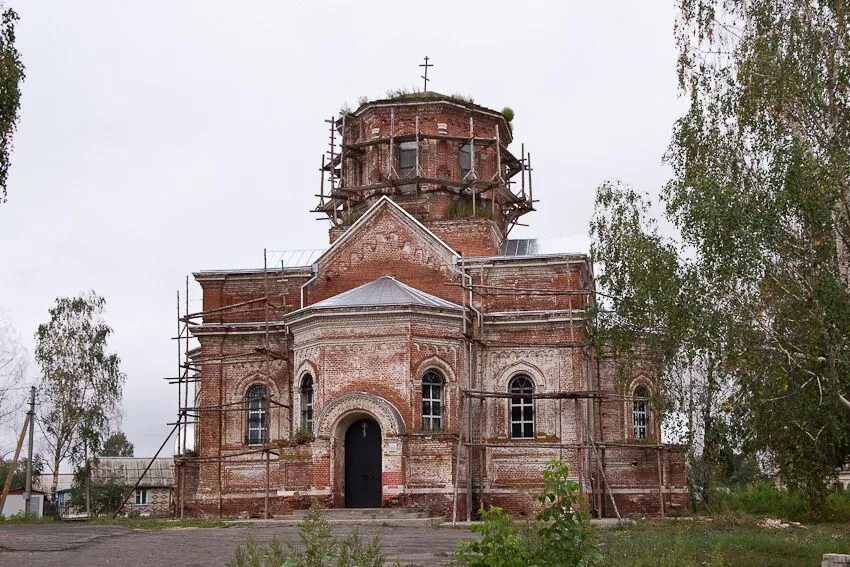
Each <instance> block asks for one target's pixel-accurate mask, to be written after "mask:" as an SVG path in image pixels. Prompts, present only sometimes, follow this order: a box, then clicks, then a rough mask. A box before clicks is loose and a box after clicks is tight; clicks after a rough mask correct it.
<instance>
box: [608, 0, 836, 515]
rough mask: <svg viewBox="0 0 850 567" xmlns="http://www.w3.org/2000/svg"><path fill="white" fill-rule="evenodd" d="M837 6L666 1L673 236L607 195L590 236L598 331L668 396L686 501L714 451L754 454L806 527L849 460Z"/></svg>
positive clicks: (718, 461) (619, 193) (707, 471)
mask: <svg viewBox="0 0 850 567" xmlns="http://www.w3.org/2000/svg"><path fill="white" fill-rule="evenodd" d="M848 11H850V6H848V4H847V2H846V0H844V1H839V2H815V3H814V4H813V3H812V2H809V1H806V0H764V1H760V2H748V1H744V0H731V1H725V0H685V1H683V2H682V3H681V10H680V11H679V14H680V16H679V18H680V19H679V21H678V23H677V28H676V30H677V32H676V33H677V40H678V44H679V48H680V57H679V78H680V85H681V87H682V89H683V91H684V92H685V94H686V95H687V96H688V98H689V103H690V107H689V109H688V111H687V112H686V113H685V115H684V116H683V117H682V118H680V119H679V120H678V121H677V122H676V124H675V126H674V132H673V138H672V141H671V144H670V147H669V149H668V152H667V154H666V156H665V160H666V162H667V163H668V164H669V165H670V167H671V168H672V171H673V176H672V179H671V180H670V182H669V183H668V184H667V186H666V187H665V188H664V190H663V192H662V193H661V200H660V203H659V205H660V207H659V208H660V209H661V210H663V212H664V215H665V217H666V218H665V220H666V221H667V224H668V225H669V226H670V227H671V229H672V230H671V231H667V232H671V233H672V234H671V236H670V237H662V236H660V232H659V231H658V230H657V227H656V226H655V225H654V224H653V223H652V222H651V221H648V220H647V218H648V216H649V214H650V210H651V206H650V204H649V203H648V201H646V200H643V201H637V200H635V199H634V198H633V192H632V193H630V192H629V191H628V190H623V189H622V188H616V190H612V189H611V187H610V186H607V187H606V186H603V187H602V188H601V189H600V193H599V197H598V199H597V212H596V217H595V223H594V226H593V228H592V233H593V237H594V241H595V242H594V260H595V261H596V262H598V263H599V265H600V266H601V273H602V274H603V275H602V276H601V277H600V283H601V284H602V287H603V290H602V291H603V292H604V293H606V294H607V295H608V297H609V301H608V304H607V305H605V306H604V308H605V309H607V310H609V311H610V313H612V314H601V315H600V316H599V318H598V329H599V332H598V334H597V336H598V337H599V338H600V340H602V341H603V342H604V341H606V340H608V341H610V342H609V343H605V344H614V345H616V348H618V349H620V352H624V353H629V354H635V353H637V354H641V355H645V357H644V362H643V363H645V364H646V365H647V366H649V367H651V368H652V370H653V371H655V372H657V373H658V374H659V375H661V376H663V378H664V380H665V381H666V382H665V384H666V385H668V386H677V385H678V391H676V389H675V388H672V389H668V391H672V393H671V399H670V400H666V401H665V400H662V401H661V403H662V405H661V409H662V410H669V409H676V410H681V411H679V412H669V411H668V412H667V413H666V415H667V416H668V417H670V416H676V415H684V416H685V419H684V422H683V423H680V424H679V425H680V430H681V431H685V432H686V440H687V441H689V442H691V445H692V447H693V449H694V452H693V454H692V456H691V464H692V465H698V466H691V467H690V470H691V471H695V472H696V474H695V475H694V476H695V477H696V478H692V479H691V480H692V481H693V482H695V483H696V484H697V485H698V488H699V490H700V492H701V493H702V494H703V495H705V496H707V495H708V494H709V493H710V492H711V490H710V484H711V481H712V479H713V478H715V477H716V475H717V474H718V467H720V468H722V467H724V466H725V464H724V460H726V461H727V462H728V459H726V457H728V455H730V454H732V455H734V454H735V453H744V454H749V455H757V456H758V458H759V460H760V462H761V463H763V464H764V465H765V466H767V467H768V468H770V469H771V471H774V470H775V471H777V472H778V473H779V474H780V477H781V478H782V481H783V483H784V484H786V485H788V486H789V488H791V489H792V490H796V489H801V490H803V491H804V492H805V493H806V494H807V495H808V498H809V499H810V509H811V511H812V514H813V515H815V516H816V515H817V514H819V513H820V511H821V510H822V504H823V499H824V497H825V495H826V491H827V487H828V485H829V482H830V480H831V479H832V478H833V477H834V476H835V474H836V471H837V469H839V468H840V467H842V466H844V465H845V464H846V463H847V462H848V460H850V428H848V427H847V422H848V421H847V420H848V413H847V409H848V408H850V402H848V401H847V399H848V398H850V325H848V321H850V292H848V285H847V280H848V272H847V268H848V260H850V257H849V256H848V250H850V222H848V215H850V175H848V172H849V171H850V96H848V93H850V57H847V53H848V49H850V19H848V17H847V14H848ZM665 403H666V404H667V405H666V407H665V405H664V404H665Z"/></svg>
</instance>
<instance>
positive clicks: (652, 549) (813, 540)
mask: <svg viewBox="0 0 850 567" xmlns="http://www.w3.org/2000/svg"><path fill="white" fill-rule="evenodd" d="M758 521H759V520H758V518H756V517H754V516H745V515H734V516H731V515H730V516H717V517H714V518H697V519H694V520H689V519H685V520H663V519H655V520H642V521H639V522H638V523H637V524H636V525H633V526H623V527H619V528H614V529H608V530H599V536H600V539H601V544H602V547H601V549H602V554H603V557H604V561H603V564H604V565H619V566H634V567H643V566H647V567H648V566H661V567H665V566H671V567H672V566H674V565H675V566H680V565H681V566H691V565H708V566H714V567H717V566H720V565H722V566H732V567H734V566H738V565H740V566H745V565H746V566H749V565H763V566H777V567H778V566H783V567H785V566H794V565H801V566H802V565H807V566H808V565H819V564H820V561H821V556H822V555H823V554H824V553H850V525H848V524H846V523H841V524H836V523H832V524H830V523H821V524H808V525H804V527H799V528H795V527H791V528H785V529H771V528H763V527H759V526H758Z"/></svg>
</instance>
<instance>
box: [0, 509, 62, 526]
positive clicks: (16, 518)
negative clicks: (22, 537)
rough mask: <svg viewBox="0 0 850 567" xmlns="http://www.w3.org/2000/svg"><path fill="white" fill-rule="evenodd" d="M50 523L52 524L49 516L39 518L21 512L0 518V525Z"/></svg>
mask: <svg viewBox="0 0 850 567" xmlns="http://www.w3.org/2000/svg"><path fill="white" fill-rule="evenodd" d="M51 522H53V518H52V517H51V516H43V517H41V518H39V517H38V516H36V515H35V514H24V513H23V512H18V513H17V514H13V515H11V516H8V517H5V516H0V524H49V523H51Z"/></svg>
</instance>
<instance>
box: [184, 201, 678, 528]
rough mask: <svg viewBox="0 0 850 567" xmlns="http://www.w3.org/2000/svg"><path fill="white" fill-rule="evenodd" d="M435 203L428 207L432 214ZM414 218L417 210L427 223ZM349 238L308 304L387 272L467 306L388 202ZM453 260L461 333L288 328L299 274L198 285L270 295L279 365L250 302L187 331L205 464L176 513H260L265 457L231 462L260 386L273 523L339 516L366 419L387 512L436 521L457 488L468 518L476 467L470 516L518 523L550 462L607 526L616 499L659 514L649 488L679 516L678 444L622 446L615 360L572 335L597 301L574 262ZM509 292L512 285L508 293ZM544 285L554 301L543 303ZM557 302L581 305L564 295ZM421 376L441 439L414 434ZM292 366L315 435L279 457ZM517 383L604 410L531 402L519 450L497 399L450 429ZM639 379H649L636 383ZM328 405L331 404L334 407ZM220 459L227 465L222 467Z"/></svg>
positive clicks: (413, 325) (288, 418)
mask: <svg viewBox="0 0 850 567" xmlns="http://www.w3.org/2000/svg"><path fill="white" fill-rule="evenodd" d="M439 203H440V201H439V200H434V201H433V202H429V203H427V207H431V206H434V207H436V206H438V205H439ZM427 207H425V209H423V211H422V214H426V213H428V210H427ZM428 222H430V225H429V226H430V227H431V228H432V230H434V232H436V233H439V234H440V235H441V236H442V237H444V238H445V240H446V241H447V243H449V245H450V246H458V247H459V246H466V247H467V248H466V250H464V253H466V254H475V255H478V254H489V253H491V252H488V250H490V248H488V247H491V246H492V245H493V244H494V242H495V241H489V242H488V240H487V231H488V230H490V228H488V221H482V220H480V219H479V220H475V221H472V222H467V223H455V222H454V221H428ZM355 230H356V232H353V233H350V234H347V235H346V237H345V239H344V240H343V241H341V242H339V244H338V245H337V246H336V247H335V248H334V249H333V250H332V251H331V252H329V253H328V254H326V255H325V256H324V257H322V258H321V259H320V261H319V262H318V266H317V270H318V271H317V273H316V278H315V280H314V281H313V282H312V283H310V284H309V285H307V286H306V288H305V304H306V305H308V306H309V305H312V304H314V303H316V302H318V301H321V300H322V299H325V298H328V297H332V296H334V295H337V294H339V293H342V292H345V291H347V290H349V289H352V288H354V287H356V286H359V285H362V284H365V283H368V282H371V281H373V280H375V279H377V278H379V277H382V276H385V275H390V276H394V277H396V278H397V279H399V280H400V281H402V282H404V283H406V284H408V285H411V286H413V287H415V288H417V289H420V290H422V291H425V292H427V293H431V294H433V295H436V296H438V297H442V298H444V299H447V300H449V301H452V302H454V303H457V304H462V303H463V302H464V291H463V289H462V288H461V287H459V285H458V284H460V283H461V282H462V281H463V279H462V278H461V277H460V276H459V275H458V273H457V271H456V269H455V268H454V266H453V262H454V256H453V254H452V253H451V252H450V251H449V250H446V249H445V248H444V247H442V246H441V245H440V244H439V243H437V242H436V241H434V239H433V238H432V237H431V236H430V235H429V234H428V233H427V231H424V230H423V229H422V228H421V227H419V226H417V225H416V224H415V223H412V222H411V221H410V219H409V218H407V217H406V215H404V214H403V213H401V212H399V211H398V210H396V209H394V208H393V207H391V206H389V205H387V206H384V207H383V208H381V209H378V210H376V211H374V216H372V217H370V218H369V219H366V220H364V221H363V222H361V223H360V224H359V225H358V226H357V228H356V229H355ZM455 242H459V243H460V244H455ZM475 247H479V248H475ZM461 263H462V264H465V266H464V268H465V269H466V271H467V273H469V274H470V275H471V276H472V278H473V280H474V282H475V286H476V293H475V294H474V304H475V307H476V308H477V309H479V310H480V311H481V312H483V320H484V326H483V327H480V326H479V325H478V323H477V322H475V321H473V320H474V319H475V318H474V317H473V316H471V314H470V317H469V319H468V321H467V323H466V324H465V323H464V321H463V319H461V318H460V317H459V316H458V314H454V313H453V312H435V311H431V310H428V309H423V310H405V309H401V310H399V309H391V310H382V309H380V308H378V309H374V308H373V309H368V308H356V309H353V310H352V312H350V313H346V312H334V315H333V316H323V314H324V315H327V313H328V312H314V311H309V310H308V311H305V312H302V313H300V314H299V316H298V317H299V318H297V319H296V318H290V319H286V314H287V313H289V312H291V311H293V310H294V309H296V308H297V307H299V306H300V294H301V285H303V284H304V283H305V282H307V281H308V279H309V278H310V276H311V275H312V273H311V271H310V270H307V269H297V270H288V271H286V272H285V273H280V272H275V273H273V274H270V275H269V279H268V280H267V281H266V282H265V283H264V282H263V276H262V273H253V274H245V273H230V274H210V273H202V274H199V275H198V276H197V277H198V280H199V281H200V282H201V285H202V288H203V291H204V308H205V309H217V308H220V307H222V306H225V305H227V304H230V303H234V302H236V303H239V302H245V301H248V300H251V299H254V298H261V297H262V296H263V294H264V292H265V290H266V289H268V290H269V296H270V298H271V299H270V301H271V302H272V303H273V304H274V305H275V306H279V307H281V309H271V310H269V311H270V312H271V318H273V319H276V320H285V322H286V325H285V326H284V325H283V324H281V325H279V326H274V327H272V328H271V329H270V347H271V350H272V351H274V352H275V353H276V356H275V357H274V358H273V359H271V360H270V361H269V360H268V359H267V358H266V357H265V356H264V355H263V354H262V353H261V352H258V350H257V349H260V348H261V347H262V346H263V345H264V341H265V335H264V330H263V328H262V326H259V327H258V326H257V325H254V326H250V325H248V326H246V323H250V322H254V323H257V322H260V321H262V320H263V317H264V315H265V313H266V310H265V309H263V308H262V303H257V304H248V305H246V306H243V307H240V308H238V309H237V310H235V312H230V311H228V312H226V313H225V312H216V313H213V314H209V315H208V316H207V317H205V323H208V324H209V323H215V325H211V326H207V327H201V328H198V329H196V330H195V332H196V335H197V337H198V338H199V341H200V344H201V349H200V353H199V354H198V355H197V356H196V357H195V363H196V364H197V365H198V366H199V367H200V376H201V381H200V383H199V388H198V396H197V405H199V406H201V407H202V408H207V409H204V410H201V413H200V424H199V426H198V428H197V433H196V434H197V445H196V446H197V449H198V452H199V454H200V456H201V457H204V459H203V460H201V461H200V462H191V461H190V462H189V464H188V465H187V467H188V468H187V470H190V471H192V472H191V473H190V476H189V480H188V481H187V482H186V490H187V498H186V508H185V509H186V510H187V513H189V514H194V515H219V514H221V515H224V516H237V515H241V516H252V515H253V516H258V515H259V514H261V513H262V511H263V506H264V501H265V483H266V473H265V471H266V463H265V461H264V457H263V455H262V454H258V453H253V454H243V453H245V452H246V451H251V450H252V449H254V448H252V447H248V446H246V444H245V428H246V419H247V416H246V413H245V411H244V397H245V393H246V391H247V388H248V387H250V385H251V384H253V383H268V384H269V385H270V387H271V390H272V395H273V400H274V401H275V402H277V404H279V405H274V407H273V408H272V409H271V410H270V411H269V416H270V420H269V426H270V437H271V440H272V441H273V446H274V451H275V454H273V455H272V456H271V458H270V461H269V483H270V486H271V498H270V506H271V510H272V513H274V514H284V513H288V512H290V511H291V510H293V509H297V508H304V507H307V506H309V504H310V502H311V501H313V500H318V501H320V502H322V503H323V504H325V505H336V506H341V505H342V504H343V498H344V486H343V480H344V479H343V477H344V475H343V474H342V473H343V471H344V468H343V467H344V451H343V449H344V447H342V445H344V444H343V443H342V441H341V440H340V439H344V429H345V427H346V423H348V422H346V421H345V420H346V419H348V417H347V416H351V415H355V413H356V412H357V411H361V410H362V411H363V412H366V413H364V414H363V415H367V414H369V412H372V413H371V415H375V416H376V419H378V420H379V422H380V425H381V428H382V454H383V457H382V467H383V468H382V482H383V504H384V505H385V506H399V505H413V506H417V507H419V508H422V509H425V510H428V511H432V512H434V513H440V514H444V515H448V514H449V513H450V512H451V509H452V493H453V491H454V484H455V481H456V479H457V478H458V476H460V479H461V482H460V485H459V487H458V488H459V495H460V498H459V501H458V510H459V514H460V517H462V518H463V517H465V514H466V475H467V471H469V470H471V471H472V476H473V479H474V482H473V485H474V497H473V507H474V508H476V509H477V508H478V507H479V506H481V505H488V504H496V505H501V506H504V507H506V508H507V509H508V510H509V511H511V512H513V513H518V514H531V513H533V512H534V511H535V507H534V506H535V505H534V503H533V500H532V496H533V494H534V493H535V492H536V491H537V490H539V488H540V486H541V476H540V471H541V470H542V469H543V467H545V465H546V463H547V462H548V461H549V460H551V459H554V458H560V459H563V460H564V461H565V462H567V464H568V465H569V466H570V470H571V474H572V475H573V476H574V477H575V478H576V479H577V480H578V481H579V482H580V484H581V486H582V487H583V490H584V492H585V493H586V496H587V498H588V501H589V502H591V504H592V505H593V506H596V505H597V499H596V498H595V496H596V495H597V494H598V493H599V492H598V491H599V489H600V488H603V485H604V490H605V492H604V498H603V508H602V512H603V513H605V514H607V515H612V514H613V505H612V504H611V502H610V500H611V498H612V497H613V498H614V499H616V502H617V504H618V506H619V507H620V512H621V513H623V514H631V513H648V514H657V513H660V512H661V500H660V498H659V490H660V493H661V494H662V496H663V498H664V506H665V513H671V512H676V511H677V510H683V509H684V507H685V506H686V504H687V491H686V486H687V484H686V481H685V472H684V470H685V469H684V450H683V449H682V448H680V447H673V446H664V447H663V448H661V449H659V447H658V446H657V445H656V444H655V443H657V439H658V433H659V432H660V428H659V427H658V424H657V420H656V421H652V422H651V430H652V436H651V438H650V439H649V440H647V441H646V442H635V441H634V440H633V439H632V435H631V433H630V432H631V426H630V420H631V413H630V411H631V410H630V407H631V405H630V401H629V400H627V399H626V398H623V397H622V394H623V393H624V392H628V391H629V388H631V387H632V385H631V384H623V383H622V381H621V380H619V379H618V378H617V368H618V366H617V365H616V364H614V361H612V360H611V359H608V358H605V359H603V360H601V361H600V362H599V364H598V365H597V360H596V356H595V355H594V353H593V350H592V349H591V346H590V344H589V340H588V336H587V333H586V331H585V320H584V317H585V313H584V309H585V308H586V307H587V305H588V303H589V299H588V298H589V297H590V295H589V294H588V293H587V292H588V291H590V290H591V289H592V288H591V287H590V286H591V285H592V283H591V282H590V278H589V273H590V266H589V262H588V260H587V258H586V257H583V256H575V255H573V256H566V255H565V256H560V257H555V258H523V259H515V260H509V261H505V260H492V259H484V260H468V261H467V260H461ZM510 289H513V290H520V291H519V292H518V293H503V292H504V291H505V290H510ZM551 289H557V290H559V291H560V292H561V293H557V294H545V293H542V291H543V290H551ZM535 290H539V291H538V292H537V293H535ZM570 291H574V292H575V291H580V292H582V293H577V294H576V293H573V294H570V293H564V292H570ZM221 324H227V325H230V326H229V327H228V326H226V325H225V326H224V327H222V326H221ZM465 333H466V334H465ZM470 339H471V344H472V349H473V352H472V358H471V360H470V359H469V356H468V348H469V345H470ZM470 364H471V366H472V374H471V375H470V373H469V367H470ZM428 368H436V369H439V370H440V372H442V373H443V375H444V377H445V379H446V384H445V398H444V402H445V403H444V413H443V418H444V428H443V431H442V432H439V433H429V432H425V431H422V418H421V394H422V387H421V378H422V374H423V372H424V371H425V370H426V369H428ZM597 370H598V372H597ZM304 372H309V373H310V374H311V376H312V377H313V380H314V406H313V407H314V419H315V420H316V425H317V427H324V429H322V430H317V435H318V436H317V438H316V439H315V440H314V441H312V442H308V443H305V444H303V445H292V444H291V442H290V441H291V437H292V432H293V431H296V430H297V429H299V427H300V426H301V423H300V399H299V396H298V395H297V389H298V385H299V384H300V380H301V377H302V376H303V374H304ZM518 373H523V374H527V375H528V376H529V377H530V378H531V379H532V381H533V383H534V385H535V391H536V392H538V393H547V392H577V391H584V390H601V391H603V392H606V393H607V394H610V396H609V397H607V398H605V399H603V400H602V401H593V400H587V399H585V398H579V399H537V400H536V401H535V437H534V438H532V439H527V440H521V441H519V440H512V439H510V429H509V405H510V402H509V400H508V399H505V398H486V399H483V400H479V399H474V400H473V401H472V403H471V404H470V405H469V406H468V407H467V409H466V410H465V411H466V413H465V414H464V417H463V421H462V419H461V404H460V401H461V394H460V391H461V389H468V390H473V391H475V390H481V391H486V392H506V391H507V389H508V384H509V381H510V379H511V378H512V377H513V376H515V375H516V374H518ZM634 379H636V380H646V381H648V382H649V384H650V385H652V380H651V379H650V378H649V377H648V375H647V374H646V373H642V374H641V375H640V376H637V377H634ZM340 400H355V401H351V403H352V404H359V403H361V402H362V403H363V404H365V405H363V406H362V407H361V406H351V407H350V408H348V409H345V408H346V407H348V406H335V405H334V404H337V403H340V402H339V401H340ZM346 403H348V402H346ZM370 404H371V405H370ZM381 404H387V405H389V406H391V407H392V408H393V411H395V412H397V416H396V414H393V413H392V412H389V410H387V411H384V410H382V409H381V408H382V407H384V406H381ZM339 407H342V408H343V409H340V410H337V409H334V408H339ZM352 408H353V410H352ZM324 410H327V411H326V413H327V415H330V416H331V417H327V420H328V421H327V424H325V423H324V422H323V423H319V416H320V415H322V412H323V411H324ZM334 411H338V412H339V414H338V415H337V414H334V413H333V412H334ZM350 411H355V413H350ZM382 411H383V413H382ZM346 412H349V413H346ZM470 412H471V414H472V420H473V439H474V440H475V441H476V442H478V443H482V444H483V445H482V446H476V448H475V450H474V451H473V452H472V461H471V463H469V464H467V463H466V455H467V452H466V449H463V453H462V459H461V467H460V470H457V448H458V441H459V439H458V437H459V435H460V434H461V433H462V432H463V435H464V441H468V437H467V433H466V427H467V425H466V424H467V421H466V420H467V419H469V414H470ZM357 415H360V414H357ZM653 419H654V418H653ZM334 420H338V421H334ZM396 429H397V430H398V431H396ZM591 435H593V436H595V438H596V439H597V440H598V441H600V442H601V443H602V444H601V445H600V446H599V451H598V454H597V453H595V452H593V451H592V450H591V447H590V445H589V444H588V440H589V438H590V436H591ZM341 444H342V445H341ZM561 444H564V445H563V446H562V445H561ZM220 456H221V457H224V458H222V459H221V460H217V459H216V457H220ZM659 458H660V459H661V486H660V489H659V466H658V464H659ZM600 463H601V466H602V467H603V469H604V471H605V479H606V481H607V482H605V483H603V481H602V477H601V474H600V471H599V467H600ZM479 485H480V487H481V492H482V493H483V496H482V497H481V498H479V496H478V492H479V490H478V487H479ZM591 487H595V490H596V491H595V492H591Z"/></svg>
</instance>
